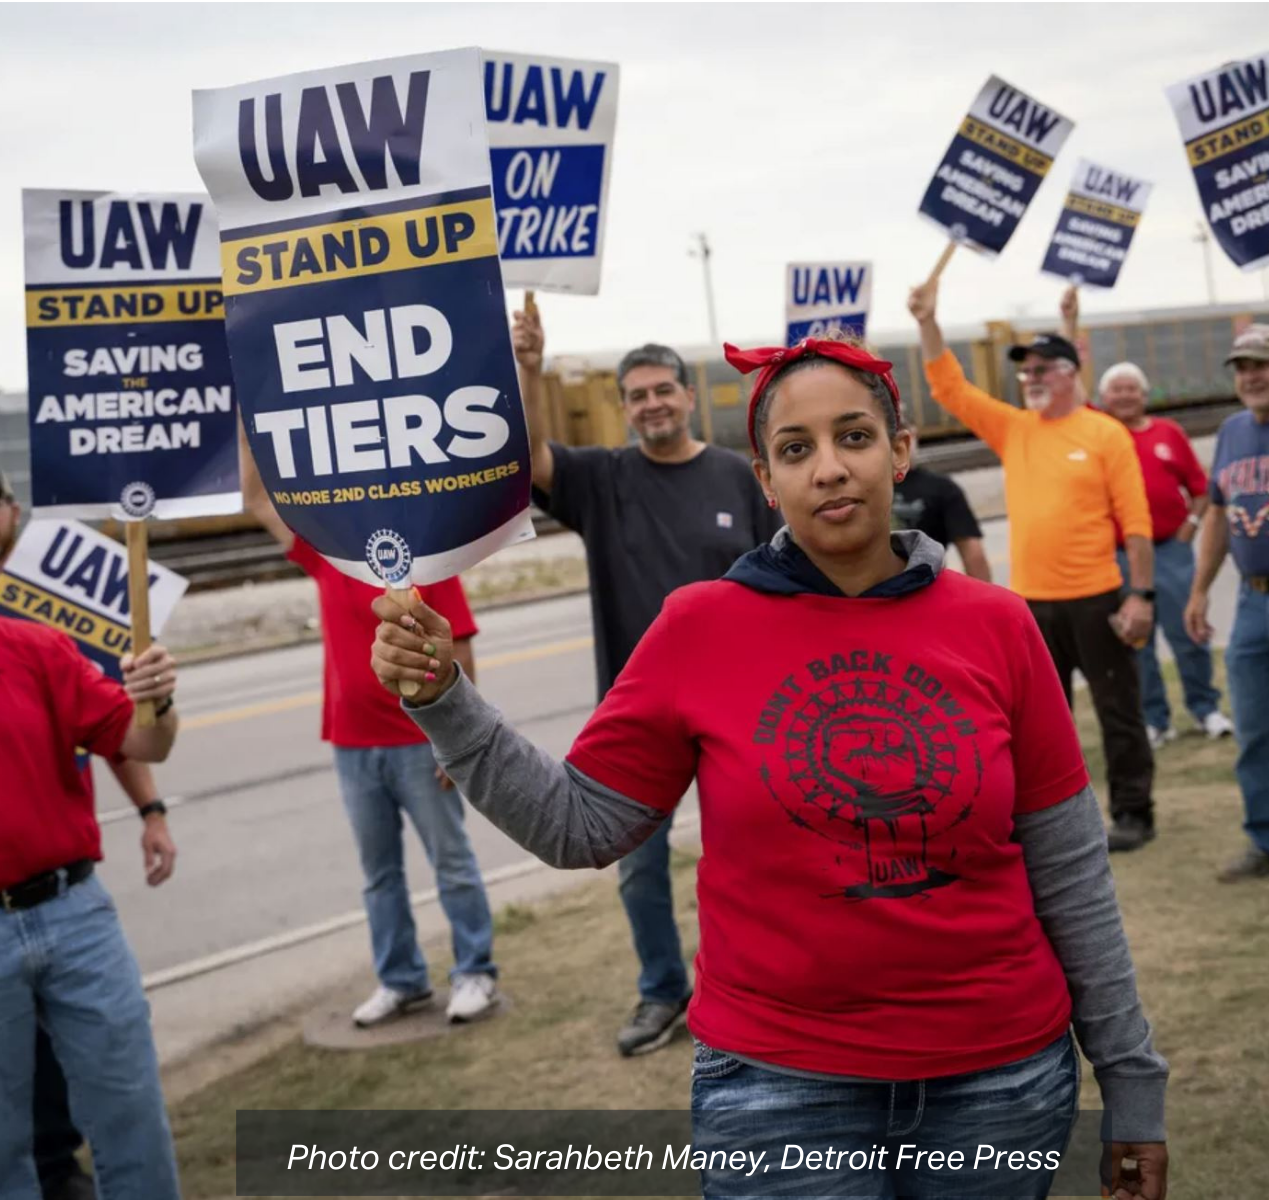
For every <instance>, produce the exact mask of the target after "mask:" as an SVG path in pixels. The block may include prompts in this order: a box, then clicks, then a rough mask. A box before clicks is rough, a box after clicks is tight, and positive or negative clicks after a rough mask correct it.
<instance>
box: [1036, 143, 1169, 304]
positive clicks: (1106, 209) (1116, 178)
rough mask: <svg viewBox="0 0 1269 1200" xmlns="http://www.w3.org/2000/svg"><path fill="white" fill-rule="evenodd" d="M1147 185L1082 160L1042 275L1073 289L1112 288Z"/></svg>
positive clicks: (1077, 167)
mask: <svg viewBox="0 0 1269 1200" xmlns="http://www.w3.org/2000/svg"><path fill="white" fill-rule="evenodd" d="M1149 196H1150V184H1148V183H1146V182H1145V181H1144V180H1141V179H1134V178H1132V176H1131V175H1125V174H1123V173H1122V172H1120V171H1112V170H1110V169H1109V168H1107V167H1099V166H1098V165H1097V164H1096V163H1091V162H1089V161H1088V160H1087V159H1084V158H1081V159H1080V160H1079V163H1078V164H1077V166H1076V168H1075V178H1074V179H1072V180H1071V190H1070V191H1069V192H1068V193H1067V195H1066V202H1065V203H1064V204H1063V205H1062V211H1061V212H1060V213H1059V214H1058V222H1057V228H1056V229H1055V230H1054V231H1053V240H1052V241H1051V242H1050V243H1049V248H1048V250H1047V251H1046V252H1045V256H1044V264H1043V266H1042V267H1041V270H1043V271H1044V272H1045V274H1047V275H1057V276H1060V277H1061V278H1063V279H1069V280H1070V281H1071V282H1072V283H1074V284H1077V285H1079V284H1087V285H1088V286H1089V287H1103V288H1109V287H1114V286H1115V281H1116V280H1117V279H1118V278H1119V272H1120V269H1121V268H1122V267H1123V265H1124V259H1125V258H1126V257H1127V256H1128V246H1129V244H1130V243H1131V242H1132V235H1133V234H1134V233H1136V232H1137V226H1138V224H1140V222H1141V214H1142V213H1143V212H1144V211H1145V207H1146V200H1147V199H1148V198H1149Z"/></svg>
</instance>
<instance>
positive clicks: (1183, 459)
mask: <svg viewBox="0 0 1269 1200" xmlns="http://www.w3.org/2000/svg"><path fill="white" fill-rule="evenodd" d="M1149 390H1150V388H1149V383H1148V381H1147V379H1146V376H1145V372H1143V371H1142V370H1141V368H1140V367H1138V366H1137V365H1136V364H1135V363H1130V362H1122V363H1116V364H1115V365H1114V366H1113V367H1111V368H1109V369H1108V370H1107V371H1106V373H1105V374H1104V375H1102V378H1101V383H1100V384H1099V385H1098V395H1099V397H1100V400H1101V406H1102V408H1104V409H1105V410H1106V412H1108V413H1109V414H1110V415H1111V416H1112V417H1115V418H1116V419H1118V420H1120V421H1122V422H1123V423H1124V426H1125V427H1126V428H1127V430H1128V432H1129V433H1130V434H1131V435H1132V440H1133V443H1134V445H1135V446H1136V449H1137V457H1138V459H1140V461H1141V473H1142V474H1143V475H1144V476H1145V480H1146V498H1147V499H1148V500H1149V502H1150V518H1151V521H1152V522H1153V525H1154V563H1155V566H1154V586H1155V607H1154V611H1155V627H1156V628H1155V629H1152V630H1151V631H1150V637H1149V640H1148V641H1147V642H1146V644H1145V645H1144V646H1143V647H1142V648H1141V649H1140V650H1138V651H1137V666H1138V668H1139V670H1140V673H1141V700H1142V708H1143V709H1144V710H1145V717H1146V732H1147V734H1148V735H1149V737H1150V744H1151V746H1152V747H1154V748H1155V749H1156V750H1157V749H1158V748H1159V747H1160V746H1162V745H1164V743H1166V742H1170V741H1173V740H1174V739H1175V738H1176V736H1177V731H1176V729H1175V728H1174V727H1173V725H1172V713H1171V709H1170V707H1169V705H1168V693H1167V689H1166V688H1165V687H1164V685H1163V676H1162V675H1161V674H1160V672H1159V660H1158V658H1157V657H1156V655H1155V648H1154V645H1155V631H1156V629H1157V628H1158V627H1159V626H1162V627H1163V633H1164V636H1165V637H1166V638H1167V639H1168V645H1169V646H1171V647H1172V653H1173V655H1175V657H1176V664H1177V671H1178V672H1179V674H1180V676H1181V686H1182V688H1183V690H1184V692H1185V706H1186V708H1188V709H1189V710H1190V713H1191V715H1192V716H1193V717H1194V721H1195V723H1196V724H1197V725H1198V727H1199V728H1200V729H1202V730H1203V731H1204V732H1205V733H1206V734H1207V736H1208V737H1209V738H1221V737H1228V736H1230V734H1232V733H1233V732H1234V727H1233V725H1232V724H1231V722H1230V720H1229V718H1228V717H1226V716H1225V714H1224V713H1222V712H1221V711H1220V699H1221V694H1220V691H1219V690H1218V689H1217V688H1215V687H1214V686H1213V685H1212V654H1211V651H1210V650H1209V649H1208V648H1207V647H1206V646H1204V645H1200V644H1199V643H1198V642H1196V641H1194V639H1193V638H1191V637H1190V635H1189V634H1188V633H1187V632H1186V630H1185V603H1186V601H1187V600H1188V599H1189V596H1190V588H1191V586H1192V584H1193V582H1194V534H1195V532H1196V531H1197V529H1198V527H1199V523H1200V521H1201V520H1202V516H1203V510H1204V509H1206V508H1207V504H1208V500H1207V476H1206V475H1205V474H1204V473H1203V467H1202V465H1201V464H1200V463H1199V460H1198V457H1197V455H1195V453H1194V447H1193V446H1192V445H1191V444H1190V439H1189V438H1188V437H1187V436H1186V434H1185V430H1183V429H1182V428H1181V427H1180V426H1179V425H1178V424H1177V423H1176V422H1175V421H1169V420H1167V419H1165V418H1163V417H1149V416H1147V415H1146V397H1147V395H1148V394H1149ZM1118 553H1119V559H1120V567H1121V568H1122V567H1123V565H1124V563H1125V562H1126V561H1127V559H1126V555H1125V553H1124V549H1123V538H1122V537H1120V538H1119V551H1118Z"/></svg>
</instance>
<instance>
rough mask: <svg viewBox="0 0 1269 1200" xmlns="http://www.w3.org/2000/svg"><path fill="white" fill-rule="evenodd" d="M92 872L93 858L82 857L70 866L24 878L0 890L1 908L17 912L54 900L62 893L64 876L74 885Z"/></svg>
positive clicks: (81, 881)
mask: <svg viewBox="0 0 1269 1200" xmlns="http://www.w3.org/2000/svg"><path fill="white" fill-rule="evenodd" d="M92 873H93V860H92V859H91V858H81V859H80V860H79V861H78V862H73V863H70V864H69V865H68V866H65V867H58V868H57V870H56V871H45V872H44V874H43V875H33V876H31V878H30V879H24V880H23V881H22V882H21V883H15V884H14V885H13V886H12V887H11V888H5V889H4V890H3V891H0V909H3V910H4V911H5V912H17V911H18V910H19V909H23V908H34V907H35V906H36V905H37V904H43V903H44V901H45V900H52V899H53V897H54V896H57V895H59V894H60V893H61V890H62V888H61V883H62V879H63V877H64V878H65V879H66V886H67V887H73V886H74V885H75V884H77V883H83V882H84V880H85V879H87V878H88V877H89V876H90V875H91V874H92Z"/></svg>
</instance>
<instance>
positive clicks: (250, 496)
mask: <svg viewBox="0 0 1269 1200" xmlns="http://www.w3.org/2000/svg"><path fill="white" fill-rule="evenodd" d="M238 474H239V477H240V478H241V480H242V504H243V507H244V508H245V509H246V510H247V511H248V512H249V513H250V514H251V515H252V516H253V517H255V519H256V520H257V521H259V522H260V524H261V525H263V526H264V528H265V529H267V530H268V531H269V532H270V533H271V534H272V535H273V537H274V540H275V541H276V542H277V543H278V545H280V546H281V547H282V549H283V550H286V551H289V550H290V549H291V547H292V546H293V545H294V544H295V534H293V533H292V532H291V530H290V527H289V526H288V525H287V523H286V522H285V521H284V520H282V518H281V517H280V516H278V510H277V509H276V508H274V507H273V501H272V500H270V499H269V489H268V488H266V487H265V486H264V480H263V479H261V478H260V471H259V469H258V468H257V467H256V460H255V458H254V456H253V455H252V453H251V445H250V443H249V442H248V441H247V430H246V427H245V426H244V425H243V423H242V415H241V413H240V414H239V417H238Z"/></svg>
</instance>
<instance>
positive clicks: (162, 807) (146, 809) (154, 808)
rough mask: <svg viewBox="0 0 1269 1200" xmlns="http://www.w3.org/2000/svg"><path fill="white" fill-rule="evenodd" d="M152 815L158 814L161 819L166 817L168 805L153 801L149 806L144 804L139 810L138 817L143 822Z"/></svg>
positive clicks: (160, 801)
mask: <svg viewBox="0 0 1269 1200" xmlns="http://www.w3.org/2000/svg"><path fill="white" fill-rule="evenodd" d="M152 813H158V814H159V816H161V817H164V816H166V815H167V805H166V804H164V803H163V801H162V800H151V801H150V803H149V804H143V805H142V806H141V807H140V808H138V809H137V816H138V817H140V818H141V820H143V821H144V820H145V819H146V817H148V816H150V815H151V814H152Z"/></svg>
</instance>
